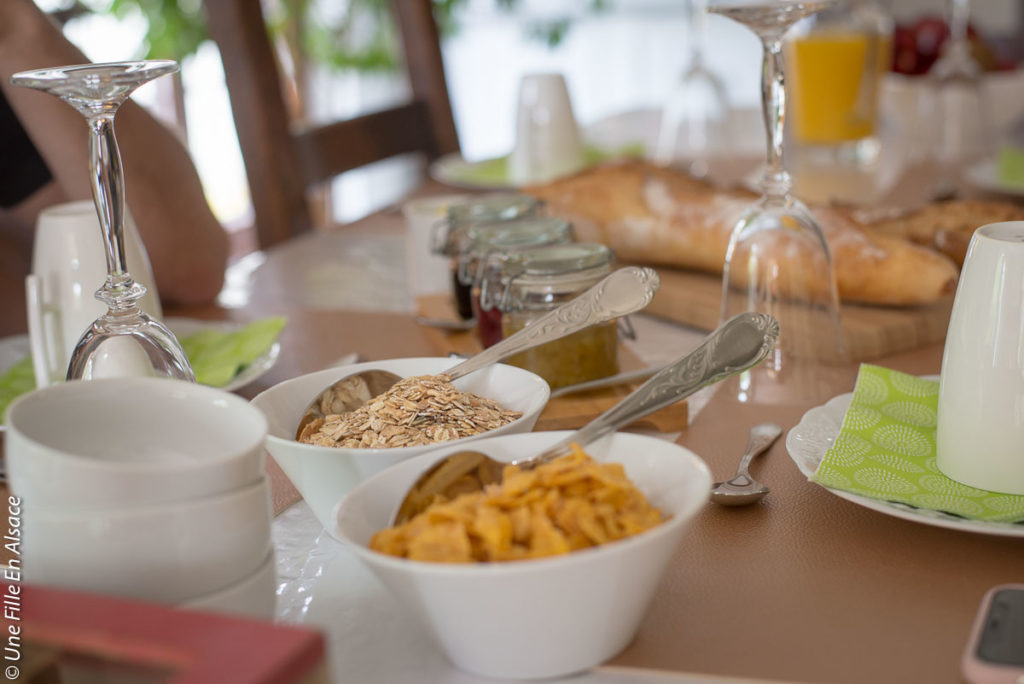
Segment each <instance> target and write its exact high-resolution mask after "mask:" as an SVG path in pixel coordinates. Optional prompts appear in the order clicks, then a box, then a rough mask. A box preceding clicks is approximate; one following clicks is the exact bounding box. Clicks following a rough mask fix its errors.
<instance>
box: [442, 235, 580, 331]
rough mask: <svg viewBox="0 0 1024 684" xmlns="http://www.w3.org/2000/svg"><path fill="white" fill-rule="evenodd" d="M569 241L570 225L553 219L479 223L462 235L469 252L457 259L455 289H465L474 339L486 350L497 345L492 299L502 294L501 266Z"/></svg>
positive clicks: (497, 317) (497, 328)
mask: <svg viewBox="0 0 1024 684" xmlns="http://www.w3.org/2000/svg"><path fill="white" fill-rule="evenodd" d="M571 240H572V225H571V224H570V223H568V222H567V221H564V220H562V219H559V218H553V217H543V216H542V217H531V218H525V219H518V220H515V221H502V222H497V223H481V224H477V225H474V226H470V227H469V229H468V230H467V232H466V242H467V244H468V245H469V248H468V249H467V250H466V251H465V253H464V255H463V257H462V258H461V259H460V268H459V277H460V282H459V285H460V286H461V287H468V288H469V291H470V296H469V300H470V304H471V306H472V314H473V316H474V317H475V318H476V324H477V338H478V339H479V340H480V344H482V345H483V346H484V348H486V347H490V346H491V345H493V344H495V343H496V342H499V341H501V338H502V333H501V311H500V309H498V307H497V301H496V300H495V296H500V292H501V290H502V283H501V278H502V275H501V274H502V268H501V267H502V264H503V263H504V262H505V260H507V259H509V258H511V257H512V256H514V255H515V254H519V253H521V252H523V251H526V250H530V249H533V248H536V247H542V246H545V245H563V244H567V243H569V242H570V241H571Z"/></svg>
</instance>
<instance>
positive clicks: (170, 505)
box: [32, 474, 270, 523]
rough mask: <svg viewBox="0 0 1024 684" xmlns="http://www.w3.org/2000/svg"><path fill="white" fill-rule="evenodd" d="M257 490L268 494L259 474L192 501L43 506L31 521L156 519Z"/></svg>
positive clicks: (211, 504)
mask: <svg viewBox="0 0 1024 684" xmlns="http://www.w3.org/2000/svg"><path fill="white" fill-rule="evenodd" d="M259 490H265V491H266V492H268V493H269V492H270V479H269V478H268V477H267V476H266V475H262V474H261V475H260V477H259V479H258V480H255V481H254V482H250V483H249V484H246V485H243V486H241V487H236V488H234V489H231V490H228V491H226V492H217V493H214V494H210V495H208V496H201V497H199V498H194V499H176V500H173V501H163V502H161V503H155V504H142V505H139V506H131V507H129V508H112V509H102V510H86V511H81V510H64V509H54V508H51V507H46V508H44V509H42V510H39V511H33V512H32V520H33V521H41V522H43V523H53V522H56V521H60V520H61V519H62V518H74V519H81V518H88V517H93V516H98V517H100V518H103V519H104V520H127V519H130V518H139V517H146V516H156V515H163V514H167V513H170V514H172V515H173V514H175V513H176V512H177V511H191V510H192V509H195V508H206V507H208V506H216V505H218V504H220V503H221V502H223V501H230V500H231V499H245V498H248V497H250V496H253V495H254V494H256V493H257V492H258V491H259Z"/></svg>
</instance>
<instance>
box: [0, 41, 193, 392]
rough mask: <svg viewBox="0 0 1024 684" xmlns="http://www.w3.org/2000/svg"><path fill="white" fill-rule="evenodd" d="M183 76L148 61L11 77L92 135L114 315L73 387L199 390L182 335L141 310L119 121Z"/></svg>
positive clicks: (79, 362) (96, 325)
mask: <svg viewBox="0 0 1024 684" xmlns="http://www.w3.org/2000/svg"><path fill="white" fill-rule="evenodd" d="M177 70H178V64H177V63H176V62H173V61H170V60H148V61H136V62H116V63H108V64H81V65H74V66H64V67H54V68H52V69H39V70H36V71H23V72H21V73H17V74H14V75H13V76H12V77H11V83H12V84H13V85H17V86H24V87H27V88H35V89H36V90H42V91H43V92H46V93H49V94H51V95H54V96H56V97H59V98H60V99H61V100H63V101H64V102H66V103H68V104H69V105H71V106H72V107H73V108H74V109H75V110H77V111H78V112H79V113H80V114H81V115H82V116H83V117H85V120H86V123H87V124H88V127H89V131H90V135H89V175H90V182H91V185H92V196H93V201H94V202H95V203H96V213H97V214H98V215H99V220H100V227H101V228H102V231H103V243H104V247H105V251H106V261H107V278H106V280H105V282H104V283H103V286H102V287H101V288H100V289H99V290H97V291H96V298H97V299H99V300H100V301H102V302H103V303H105V304H106V305H107V312H106V313H105V314H103V315H102V316H100V317H99V318H97V319H96V321H95V322H93V324H92V325H91V326H90V327H89V329H88V330H86V331H85V332H84V333H83V334H82V337H81V338H80V339H79V341H78V344H77V345H75V349H74V351H73V352H72V354H71V361H70V363H69V364H68V371H67V379H68V380H78V379H83V378H93V377H100V376H103V375H155V376H165V377H171V378H178V379H182V380H189V381H192V382H195V375H194V374H193V372H192V367H191V366H190V365H189V362H188V359H187V358H186V356H185V352H184V351H183V350H182V348H181V344H180V343H179V342H178V340H177V338H176V337H175V336H174V334H173V333H172V332H171V331H170V330H168V329H167V327H166V326H165V325H164V324H163V323H161V322H160V321H158V320H156V319H154V318H152V317H151V316H149V315H148V314H146V313H144V312H143V311H142V310H141V309H140V308H139V299H140V298H141V297H142V296H143V294H145V292H146V288H145V287H144V286H142V285H140V284H139V283H137V282H135V281H134V280H133V279H132V277H131V275H130V274H129V273H128V269H127V267H126V266H125V250H124V213H125V200H124V193H125V188H124V174H123V170H122V166H121V154H120V152H119V151H118V147H117V140H116V139H115V137H114V116H115V115H116V114H117V110H118V108H120V106H121V105H122V104H123V103H124V101H125V100H127V99H128V97H129V96H130V95H131V94H132V92H133V91H134V90H135V89H136V88H138V87H139V86H141V85H142V84H144V83H147V82H149V81H151V80H152V79H154V78H157V77H159V76H163V75H165V74H170V73H174V72H175V71H177Z"/></svg>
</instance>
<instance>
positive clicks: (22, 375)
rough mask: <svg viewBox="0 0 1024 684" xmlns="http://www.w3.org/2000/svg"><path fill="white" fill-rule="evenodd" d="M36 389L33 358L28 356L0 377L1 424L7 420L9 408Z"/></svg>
mask: <svg viewBox="0 0 1024 684" xmlns="http://www.w3.org/2000/svg"><path fill="white" fill-rule="evenodd" d="M35 388H36V374H35V371H34V370H33V369H32V357H31V356H26V357H25V358H23V359H22V360H21V361H19V362H18V363H16V364H14V365H13V366H11V367H10V368H8V369H7V372H5V373H4V374H3V375H0V422H3V421H4V420H6V417H7V407H8V406H10V405H11V402H12V401H14V400H15V399H17V398H18V397H20V396H21V395H22V394H25V393H26V392H31V391H32V390H34V389H35Z"/></svg>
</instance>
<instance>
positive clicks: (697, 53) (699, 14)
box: [654, 0, 729, 178]
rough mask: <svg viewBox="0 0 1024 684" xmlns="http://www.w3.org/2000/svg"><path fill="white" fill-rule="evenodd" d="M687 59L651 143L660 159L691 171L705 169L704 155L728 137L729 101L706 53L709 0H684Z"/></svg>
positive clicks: (704, 171)
mask: <svg viewBox="0 0 1024 684" xmlns="http://www.w3.org/2000/svg"><path fill="white" fill-rule="evenodd" d="M687 6H688V9H689V12H688V14H689V17H688V19H689V21H688V24H687V26H688V28H689V44H690V64H689V66H688V67H687V69H686V71H684V72H683V75H682V76H681V77H680V79H679V81H678V82H677V83H676V85H675V87H674V88H673V89H672V92H671V93H670V94H669V97H668V100H667V101H666V102H665V106H664V107H663V108H662V111H661V124H660V126H659V129H658V140H657V143H656V145H655V149H654V159H655V161H657V162H658V163H659V164H665V165H668V164H673V163H675V162H679V161H682V162H684V163H685V164H686V169H687V170H688V171H689V172H690V174H691V175H693V176H696V177H697V178H702V177H704V176H706V175H707V173H708V159H709V158H710V157H711V156H712V155H713V154H714V153H715V151H716V149H715V148H720V147H721V146H723V145H724V144H725V143H726V142H727V140H726V126H727V124H728V116H729V101H728V98H727V96H726V91H725V84H724V83H723V82H722V79H720V78H719V77H718V76H717V75H716V74H715V73H714V72H713V71H711V69H709V68H708V66H707V63H706V60H705V58H704V52H705V50H704V48H705V43H706V40H707V28H706V24H707V14H708V0H688V2H687Z"/></svg>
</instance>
